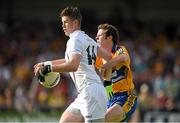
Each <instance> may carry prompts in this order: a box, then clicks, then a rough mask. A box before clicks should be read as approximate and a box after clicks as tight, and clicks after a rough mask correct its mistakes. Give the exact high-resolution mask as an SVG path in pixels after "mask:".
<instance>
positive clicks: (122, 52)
mask: <svg viewBox="0 0 180 123" xmlns="http://www.w3.org/2000/svg"><path fill="white" fill-rule="evenodd" d="M118 39H119V32H118V30H117V28H116V27H114V26H112V25H109V24H101V25H99V26H98V33H97V37H96V40H97V42H98V43H99V44H100V47H103V48H104V49H106V50H107V51H108V52H110V53H111V54H112V59H111V60H110V61H108V62H107V63H104V61H103V59H101V58H97V59H96V67H97V68H98V69H99V70H102V71H103V70H105V72H103V76H102V78H103V79H104V85H105V87H106V90H107V93H108V98H109V99H108V110H107V113H106V121H107V122H117V121H126V120H128V119H129V118H130V116H131V115H132V114H133V112H134V111H135V109H136V105H137V96H136V94H135V91H134V84H133V76H132V71H131V68H130V56H129V54H128V51H127V50H126V48H125V47H124V46H118V45H117V42H118Z"/></svg>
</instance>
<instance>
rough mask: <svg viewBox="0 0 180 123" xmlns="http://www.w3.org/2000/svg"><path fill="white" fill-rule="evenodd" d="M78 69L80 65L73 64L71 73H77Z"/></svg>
mask: <svg viewBox="0 0 180 123" xmlns="http://www.w3.org/2000/svg"><path fill="white" fill-rule="evenodd" d="M77 69H78V65H76V64H72V67H71V71H72V72H75V71H77Z"/></svg>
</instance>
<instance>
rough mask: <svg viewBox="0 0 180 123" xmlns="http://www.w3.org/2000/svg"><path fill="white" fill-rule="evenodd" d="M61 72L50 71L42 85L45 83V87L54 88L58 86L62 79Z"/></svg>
mask: <svg viewBox="0 0 180 123" xmlns="http://www.w3.org/2000/svg"><path fill="white" fill-rule="evenodd" d="M60 78H61V76H60V73H58V72H50V73H48V74H47V75H45V77H44V79H45V81H44V82H40V84H41V85H43V86H44V87H45V88H52V87H54V86H56V85H57V84H58V83H59V81H60Z"/></svg>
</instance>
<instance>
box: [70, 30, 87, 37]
mask: <svg viewBox="0 0 180 123" xmlns="http://www.w3.org/2000/svg"><path fill="white" fill-rule="evenodd" d="M78 33H84V32H83V31H81V30H75V31H74V32H72V33H70V35H69V37H70V38H72V37H73V36H75V35H77V34H78Z"/></svg>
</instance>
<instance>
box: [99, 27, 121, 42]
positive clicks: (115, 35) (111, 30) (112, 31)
mask: <svg viewBox="0 0 180 123" xmlns="http://www.w3.org/2000/svg"><path fill="white" fill-rule="evenodd" d="M99 29H104V30H107V31H106V36H112V40H113V44H117V43H118V41H119V31H118V29H117V28H116V27H115V26H113V25H110V24H100V25H99V26H98V30H99Z"/></svg>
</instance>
